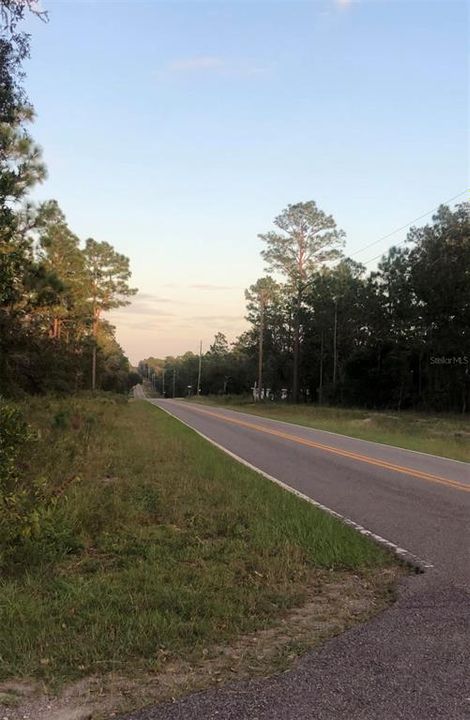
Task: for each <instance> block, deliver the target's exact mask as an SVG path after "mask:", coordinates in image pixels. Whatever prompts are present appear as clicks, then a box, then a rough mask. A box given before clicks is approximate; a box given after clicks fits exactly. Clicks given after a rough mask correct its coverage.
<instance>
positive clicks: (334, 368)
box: [333, 297, 338, 386]
mask: <svg viewBox="0 0 470 720" xmlns="http://www.w3.org/2000/svg"><path fill="white" fill-rule="evenodd" d="M334 301H335V322H334V331H333V385H334V386H335V385H336V364H337V359H338V358H337V355H338V353H337V348H336V335H337V331H338V298H337V297H335V298H334Z"/></svg>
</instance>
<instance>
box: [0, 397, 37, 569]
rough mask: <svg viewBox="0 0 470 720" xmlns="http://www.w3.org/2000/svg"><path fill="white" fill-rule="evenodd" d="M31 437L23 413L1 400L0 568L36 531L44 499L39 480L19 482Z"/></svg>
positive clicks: (32, 435) (31, 440)
mask: <svg viewBox="0 0 470 720" xmlns="http://www.w3.org/2000/svg"><path fill="white" fill-rule="evenodd" d="M33 439H34V434H33V433H32V431H31V428H30V427H29V426H28V425H27V423H26V422H25V420H24V418H23V415H22V413H21V412H20V411H19V410H18V409H17V408H15V407H14V406H12V405H10V404H8V403H6V402H5V401H4V400H3V399H2V398H0V568H1V566H2V565H3V563H4V561H5V559H6V558H7V557H8V554H9V553H10V552H11V550H12V548H13V547H14V545H15V544H16V543H17V542H19V541H20V540H21V538H24V537H29V536H31V535H33V534H35V533H37V532H38V529H39V522H40V513H39V510H38V501H39V502H40V501H41V499H42V497H43V491H44V487H43V486H44V483H43V479H42V478H41V477H37V478H35V479H34V480H33V481H32V482H31V484H29V485H25V484H24V483H23V482H22V478H21V470H20V468H19V467H18V458H19V456H20V454H21V453H22V452H24V450H25V446H27V447H28V449H30V445H31V443H32V442H33Z"/></svg>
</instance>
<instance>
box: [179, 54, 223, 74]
mask: <svg viewBox="0 0 470 720" xmlns="http://www.w3.org/2000/svg"><path fill="white" fill-rule="evenodd" d="M224 65H225V63H224V61H223V59H222V58H220V57H215V56H210V55H200V56H199V57H197V56H196V57H192V58H181V59H179V60H173V61H172V62H171V63H170V64H169V65H168V70H169V71H170V72H174V73H184V72H194V71H198V70H220V69H221V68H223V67H224Z"/></svg>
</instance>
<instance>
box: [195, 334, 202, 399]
mask: <svg viewBox="0 0 470 720" xmlns="http://www.w3.org/2000/svg"><path fill="white" fill-rule="evenodd" d="M201 370H202V340H201V341H200V343H199V368H198V371H197V390H196V395H200V394H201Z"/></svg>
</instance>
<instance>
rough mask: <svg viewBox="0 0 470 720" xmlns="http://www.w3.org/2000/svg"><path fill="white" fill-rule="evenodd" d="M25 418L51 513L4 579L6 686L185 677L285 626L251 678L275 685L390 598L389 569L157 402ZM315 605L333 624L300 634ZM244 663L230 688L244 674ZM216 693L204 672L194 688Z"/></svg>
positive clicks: (373, 552) (37, 405) (1, 658)
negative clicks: (280, 671) (276, 678)
mask: <svg viewBox="0 0 470 720" xmlns="http://www.w3.org/2000/svg"><path fill="white" fill-rule="evenodd" d="M25 409H27V413H28V419H29V422H30V424H31V425H32V426H33V427H34V428H36V429H37V431H38V432H39V439H38V440H36V441H34V442H33V443H32V444H29V446H27V447H25V449H24V453H23V457H22V461H21V467H22V471H23V478H24V482H25V483H26V484H27V483H28V482H31V480H32V479H33V478H38V477H41V478H42V479H43V482H44V483H47V486H48V488H49V491H50V497H51V502H50V505H49V507H48V509H43V510H41V512H40V520H39V526H38V527H39V530H38V533H37V534H36V535H35V536H33V537H31V538H25V539H24V540H23V541H22V542H21V543H19V544H18V546H17V548H16V549H15V551H14V552H13V553H12V554H10V556H9V559H8V563H7V565H6V566H5V567H4V568H3V576H2V578H1V582H0V676H1V678H3V679H5V678H9V677H22V678H26V677H27V678H33V679H36V680H37V679H40V680H43V681H45V682H46V683H49V684H50V683H53V684H54V683H59V684H60V683H61V682H62V681H65V680H67V681H70V680H73V679H77V678H82V677H84V676H87V677H89V676H96V675H97V674H101V675H102V674H103V673H105V672H107V671H111V670H112V671H115V672H117V673H120V674H122V675H124V676H126V675H127V676H131V675H134V676H135V674H136V673H138V672H143V673H145V672H147V673H152V674H155V673H163V672H165V671H166V668H169V667H170V668H173V670H170V672H175V670H174V668H178V667H179V666H178V662H182V659H184V662H185V668H186V670H188V668H191V667H195V666H197V664H198V663H201V662H206V663H210V662H211V658H212V660H213V658H214V657H215V655H217V652H218V653H219V654H220V652H221V651H220V647H221V646H227V645H230V643H236V642H239V641H240V636H244V637H247V634H249V633H253V632H255V631H258V632H259V631H261V632H265V631H266V632H268V631H267V630H266V629H268V628H270V627H273V626H275V625H276V622H278V621H279V619H282V618H284V619H286V618H287V620H285V621H286V622H287V625H284V631H283V632H284V635H285V632H286V627H287V628H289V627H291V628H292V637H291V638H287V639H286V638H285V637H284V640H283V644H282V643H281V645H277V646H276V652H275V653H274V654H273V653H272V652H271V654H269V653H268V654H267V656H268V655H269V658H268V660H266V662H262V661H260V658H259V657H258V661H259V662H258V663H256V662H255V663H254V665H253V664H252V666H251V671H258V672H259V671H261V672H269V671H270V670H272V669H273V668H276V667H280V666H282V665H283V663H285V662H286V658H291V656H293V655H295V654H296V653H298V652H299V651H300V650H301V649H303V647H304V646H305V644H307V645H308V644H309V643H311V642H313V641H314V639H318V638H319V637H324V636H328V635H329V634H330V635H331V634H334V633H337V632H339V631H340V630H342V629H344V627H347V626H348V625H350V624H351V623H352V622H354V621H357V620H358V619H363V618H364V617H366V616H368V615H370V614H371V612H374V611H377V609H378V608H379V607H381V606H383V605H384V604H385V603H386V602H387V598H390V588H391V587H392V584H393V580H394V578H396V574H397V572H396V570H395V568H396V566H395V564H394V560H393V559H392V558H391V556H389V555H387V554H385V553H384V552H383V551H382V550H381V549H380V548H379V547H377V546H376V545H374V544H372V543H371V542H369V541H368V540H367V539H365V538H364V537H362V536H361V535H359V534H356V533H355V532H354V531H352V530H351V529H350V528H348V527H346V526H343V525H342V524H340V523H339V522H337V521H336V520H334V519H333V518H331V517H329V516H328V515H326V514H323V513H321V512H320V511H318V510H317V509H316V508H314V507H312V506H311V505H309V504H307V503H305V502H304V501H302V500H300V499H299V498H297V497H295V496H293V495H291V494H289V493H287V492H285V491H283V490H282V489H280V488H279V487H277V486H276V485H273V484H271V483H270V482H269V481H268V480H266V479H264V478H262V477H260V476H259V475H257V474H256V473H254V472H252V471H250V470H249V469H247V468H245V467H244V466H242V465H240V464H238V463H236V462H234V461H233V460H232V459H231V458H229V457H228V456H226V455H224V453H222V452H221V451H219V450H217V449H216V448H214V447H213V446H211V445H210V444H208V443H207V442H205V441H204V440H202V439H201V438H200V437H198V436H197V435H196V434H194V433H193V432H192V431H191V430H189V429H188V428H186V427H184V426H182V425H181V424H180V423H178V422H177V421H176V420H174V419H173V418H171V417H169V416H167V415H166V414H165V413H163V412H162V411H160V410H158V409H157V408H155V407H153V406H151V405H150V404H148V403H146V402H144V401H134V402H129V403H127V402H126V401H123V400H118V399H112V398H108V399H106V398H95V399H92V398H88V399H73V400H68V401H63V400H61V401H59V400H51V399H34V400H33V401H28V404H27V408H26V407H25ZM332 571H336V572H332ZM307 601H308V602H309V603H312V602H313V603H314V604H315V602H316V603H317V605H316V607H317V611H318V608H320V607H321V613H320V615H321V614H322V613H323V615H321V616H322V618H323V621H324V622H323V625H322V626H321V627H320V632H316V635H315V638H314V635H313V634H312V633H313V630H312V631H311V632H310V634H309V630H308V628H307V625H308V623H307V625H306V624H305V617H304V618H303V624H302V623H300V624H299V627H301V628H302V629H301V636H299V631H298V629H297V630H296V626H297V624H298V623H297V621H296V622H295V623H291V626H289V624H288V611H289V608H294V607H299V606H302V604H304V603H306V602H307ZM295 612H297V611H295ZM286 613H287V615H286ZM312 613H313V614H312V616H311V617H312V618H313V620H312V622H311V623H310V624H311V625H312V626H313V625H315V622H317V624H318V620H319V616H318V612H317V617H315V612H314V610H312ZM314 621H315V622H314ZM320 625H321V623H320ZM296 632H297V637H296V634H295V633H296ZM271 639H272V638H271ZM290 641H292V642H291V643H290V644H289V642H290ZM250 642H251V639H250ZM217 648H219V649H218V650H217ZM243 648H244V649H243ZM238 650H239V652H238V655H237V654H236V653H234V654H233V655H232V657H230V656H227V657H226V659H227V662H226V663H225V665H226V667H225V666H224V667H225V670H224V667H222V670H221V669H220V667H219V670H217V673H219V675H220V674H221V677H224V672H225V671H226V673H229V674H230V672H231V671H233V672H236V671H235V670H233V666H237V667H239V670H240V672H241V673H242V674H243V673H245V674H246V672H250V669H249V667H248V665H250V663H249V662H248V663H247V662H245V661H244V659H245V660H246V657H249V655H247V654H246V647H245V646H244V645H243V643H242V646H238ZM252 650H253V646H251V651H252ZM235 656H236V657H235ZM267 656H266V657H267ZM229 666H230V667H229ZM255 666H256V667H255ZM180 670H181V667H180ZM186 675H188V673H186ZM188 677H189V676H188ZM213 677H214V676H213ZM208 683H210V677H209V676H208V675H207V673H206V676H205V677H204V675H203V676H202V679H201V677H199V679H197V680H196V681H195V683H193V684H191V681H190V680H188V682H186V684H185V688H189V687H192V686H194V684H196V685H201V684H202V685H203V684H208ZM168 688H169V689H168ZM168 688H167V691H166V695H168V694H170V695H173V694H176V692H177V691H178V690H175V687H174V685H173V686H172V685H171V684H168ZM0 690H1V687H0ZM160 690H161V688H160ZM152 692H153V691H152ZM157 695H158V693H157ZM164 696H165V692H163V695H162V697H164ZM137 697H139V698H140V700H142V693H139V694H138V695H137ZM155 697H156V695H155V693H154V692H153V694H152V698H155ZM0 703H1V698H0ZM35 717H37V718H39V717H42V715H40V713H39V711H38V712H37V713H36V714H35ZM93 717H95V716H93Z"/></svg>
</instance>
